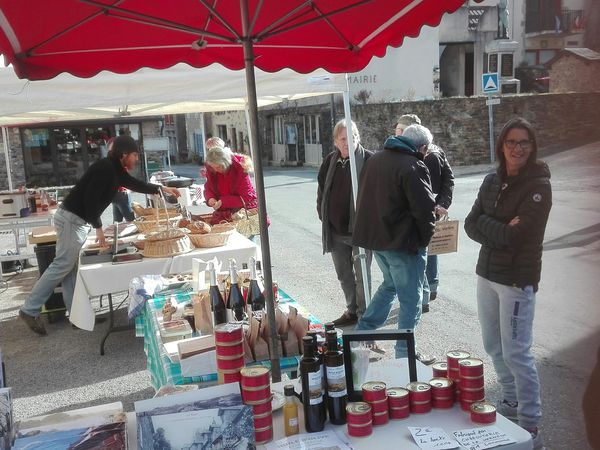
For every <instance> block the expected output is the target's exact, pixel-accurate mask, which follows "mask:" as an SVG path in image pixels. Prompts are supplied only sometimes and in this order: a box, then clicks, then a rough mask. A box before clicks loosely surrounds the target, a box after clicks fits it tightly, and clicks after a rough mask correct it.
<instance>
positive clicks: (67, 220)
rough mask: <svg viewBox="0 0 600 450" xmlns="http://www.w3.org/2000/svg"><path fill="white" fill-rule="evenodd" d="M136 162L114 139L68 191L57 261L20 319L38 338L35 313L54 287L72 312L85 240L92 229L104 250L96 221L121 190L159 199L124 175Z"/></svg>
mask: <svg viewBox="0 0 600 450" xmlns="http://www.w3.org/2000/svg"><path fill="white" fill-rule="evenodd" d="M138 160H139V150H138V146H137V144H136V142H135V140H134V139H133V138H132V137H131V136H119V137H118V138H117V139H115V141H114V144H113V147H112V150H111V152H110V153H109V155H108V157H107V158H102V159H101V160H99V161H97V162H95V163H94V164H92V165H91V166H90V168H89V169H88V170H87V171H86V172H85V173H84V174H83V176H82V177H81V178H80V179H79V181H78V182H77V184H75V186H74V187H73V189H71V192H69V195H67V198H65V200H64V201H63V203H62V204H61V205H60V206H59V208H58V210H57V211H56V213H55V215H54V226H55V227H56V234H57V242H56V256H55V258H54V260H53V261H52V263H51V264H50V265H49V266H48V268H47V269H46V270H45V271H44V273H43V274H42V276H41V277H40V279H39V280H38V281H37V282H36V284H35V286H34V287H33V289H32V290H31V293H30V294H29V297H28V298H27V300H26V301H25V304H24V305H23V306H22V307H21V309H20V310H19V317H20V318H21V319H22V320H23V321H24V322H25V323H26V324H27V326H28V327H29V328H30V329H31V330H32V331H34V332H35V333H37V334H40V335H45V334H46V329H45V327H44V325H43V323H42V321H41V320H40V317H39V316H40V311H41V308H42V306H43V305H44V303H46V301H47V300H48V298H49V297H50V295H51V294H52V292H54V289H55V288H56V286H58V285H59V284H60V283H62V291H63V300H64V302H65V306H66V307H67V310H69V311H70V310H71V303H72V301H73V292H74V290H75V279H76V276H77V265H78V261H79V252H80V251H81V247H82V246H83V244H84V243H85V240H86V239H87V236H88V233H89V231H90V225H89V224H91V226H92V227H94V228H95V229H96V240H97V241H98V244H99V245H100V246H105V245H106V239H105V237H104V231H103V229H102V220H101V219H100V215H101V214H102V212H103V211H104V210H105V209H106V207H107V206H108V205H110V203H111V202H112V200H113V198H114V196H115V194H116V193H117V190H118V188H119V187H120V186H125V187H126V188H128V189H131V190H132V191H135V192H141V193H144V194H158V193H159V189H160V187H159V186H158V185H156V184H150V183H146V182H144V181H141V180H137V179H136V178H134V177H132V176H131V175H129V173H128V172H127V171H128V170H132V169H133V168H134V167H135V165H136V163H137V162H138ZM162 189H163V190H164V191H165V192H168V193H169V194H172V195H175V196H177V197H178V196H179V191H178V190H177V189H176V188H169V187H162Z"/></svg>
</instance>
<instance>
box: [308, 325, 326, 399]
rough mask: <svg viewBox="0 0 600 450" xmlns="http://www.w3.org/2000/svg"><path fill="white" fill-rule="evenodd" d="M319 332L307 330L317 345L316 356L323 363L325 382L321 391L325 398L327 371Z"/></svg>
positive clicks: (322, 370)
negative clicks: (320, 345)
mask: <svg viewBox="0 0 600 450" xmlns="http://www.w3.org/2000/svg"><path fill="white" fill-rule="evenodd" d="M317 334H318V333H317V332H316V331H315V330H308V331H307V332H306V335H307V336H310V337H312V339H313V344H314V346H315V356H316V357H317V358H318V359H319V364H320V365H321V373H322V374H323V382H322V388H321V391H322V392H323V398H324V399H326V397H327V373H326V372H325V365H324V363H323V351H322V348H321V349H320V348H319V338H318V335H317Z"/></svg>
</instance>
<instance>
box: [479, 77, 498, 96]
mask: <svg viewBox="0 0 600 450" xmlns="http://www.w3.org/2000/svg"><path fill="white" fill-rule="evenodd" d="M481 86H482V87H483V93H484V94H493V93H495V92H498V91H499V90H500V83H499V81H498V74H497V73H484V74H482V75H481Z"/></svg>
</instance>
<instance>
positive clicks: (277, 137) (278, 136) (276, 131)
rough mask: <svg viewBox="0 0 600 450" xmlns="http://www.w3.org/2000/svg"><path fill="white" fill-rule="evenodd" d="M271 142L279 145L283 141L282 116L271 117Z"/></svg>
mask: <svg viewBox="0 0 600 450" xmlns="http://www.w3.org/2000/svg"><path fill="white" fill-rule="evenodd" d="M273 142H274V143H275V144H279V145H283V143H284V133H283V116H275V117H273Z"/></svg>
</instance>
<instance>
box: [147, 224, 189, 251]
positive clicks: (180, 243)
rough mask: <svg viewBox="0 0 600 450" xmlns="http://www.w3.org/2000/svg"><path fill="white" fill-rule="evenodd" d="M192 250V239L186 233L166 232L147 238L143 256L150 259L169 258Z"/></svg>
mask: <svg viewBox="0 0 600 450" xmlns="http://www.w3.org/2000/svg"><path fill="white" fill-rule="evenodd" d="M192 249H193V246H192V243H191V241H190V238H189V237H188V236H187V235H186V234H185V233H184V232H182V231H180V230H166V231H158V232H155V233H151V234H148V235H147V236H146V239H145V243H144V250H143V251H142V255H144V257H148V258H167V257H170V256H175V255H181V254H183V253H188V252H190V251H191V250H192Z"/></svg>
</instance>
